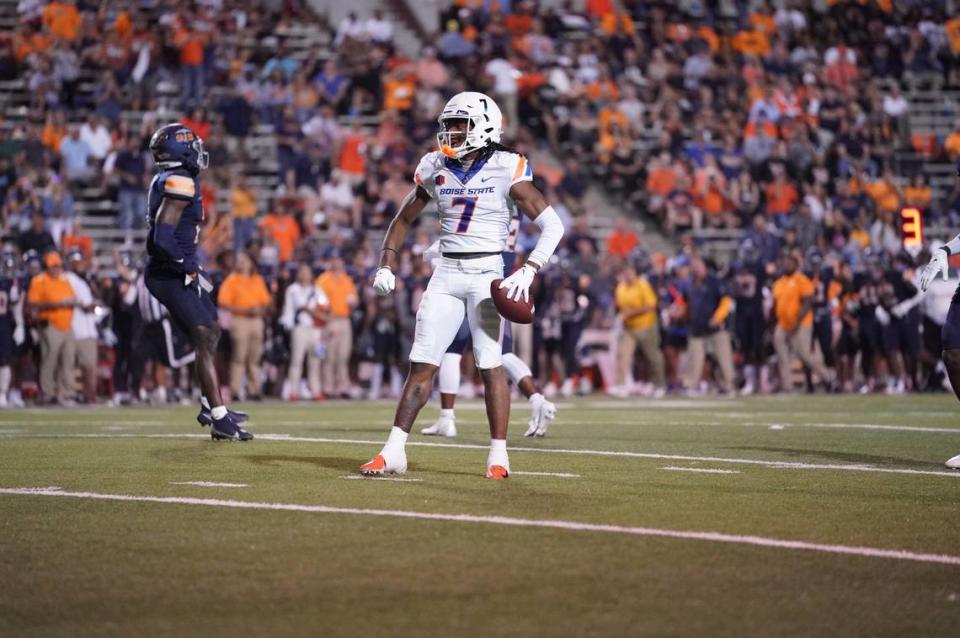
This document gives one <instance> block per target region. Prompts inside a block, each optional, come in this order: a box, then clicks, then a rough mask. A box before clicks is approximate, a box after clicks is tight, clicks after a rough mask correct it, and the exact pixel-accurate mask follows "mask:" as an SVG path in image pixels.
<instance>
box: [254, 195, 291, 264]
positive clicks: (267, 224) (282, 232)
mask: <svg viewBox="0 0 960 638" xmlns="http://www.w3.org/2000/svg"><path fill="white" fill-rule="evenodd" d="M293 206H294V203H293V202H292V201H289V200H282V201H279V202H277V212H275V213H270V214H269V215H267V216H266V217H264V218H263V221H261V222H260V227H261V228H263V229H264V230H266V231H267V232H268V233H270V237H272V238H273V241H275V242H276V243H277V247H278V248H279V249H280V261H281V262H285V261H289V260H290V257H291V256H292V255H293V248H294V246H296V244H297V241H299V240H300V225H299V224H298V223H297V220H296V219H294V217H293Z"/></svg>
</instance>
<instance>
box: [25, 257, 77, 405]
mask: <svg viewBox="0 0 960 638" xmlns="http://www.w3.org/2000/svg"><path fill="white" fill-rule="evenodd" d="M43 265H44V266H45V267H46V272H42V273H40V274H39V275H37V276H36V277H34V278H33V279H32V280H31V281H30V288H29V290H28V291H27V304H28V307H29V310H30V311H31V312H32V313H34V314H35V316H36V318H37V320H38V321H39V326H40V389H41V390H42V391H43V395H44V398H45V399H46V400H48V401H50V402H61V403H63V402H66V401H68V400H69V398H70V394H71V393H72V383H71V381H70V374H71V372H72V370H73V361H74V358H75V356H76V354H75V343H74V338H73V307H74V305H75V302H76V299H75V297H74V294H73V287H72V286H71V285H70V280H69V279H67V276H66V275H65V274H64V272H63V260H62V259H61V258H60V255H59V254H58V253H57V252H55V251H51V252H49V253H47V254H46V255H44V257H43Z"/></svg>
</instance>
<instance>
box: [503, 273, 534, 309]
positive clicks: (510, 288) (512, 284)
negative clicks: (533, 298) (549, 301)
mask: <svg viewBox="0 0 960 638" xmlns="http://www.w3.org/2000/svg"><path fill="white" fill-rule="evenodd" d="M536 275H537V271H536V270H535V269H534V268H533V266H528V265H526V264H524V265H523V266H521V267H520V269H519V270H518V271H517V272H515V273H513V274H512V275H510V276H509V277H507V278H506V279H504V280H503V281H501V282H500V288H501V289H503V288H506V289H507V299H513V300H514V301H520V298H521V297H522V298H523V301H524V302H527V301H530V284H532V283H533V278H534V277H535V276H536Z"/></svg>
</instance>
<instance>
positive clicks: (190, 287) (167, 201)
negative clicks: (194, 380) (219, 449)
mask: <svg viewBox="0 0 960 638" xmlns="http://www.w3.org/2000/svg"><path fill="white" fill-rule="evenodd" d="M150 151H151V152H152V153H153V159H154V161H155V162H156V164H157V168H158V169H160V172H159V173H157V174H156V176H154V178H153V181H152V182H151V183H150V190H149V192H148V193H147V230H148V234H147V255H148V260H147V267H146V271H145V273H144V283H145V284H146V286H147V289H148V290H149V291H150V294H152V295H153V296H154V297H156V298H157V300H158V301H160V303H162V304H163V305H164V306H165V307H166V308H167V310H168V311H169V312H170V316H171V317H172V318H173V320H174V321H176V322H177V323H178V324H179V326H180V327H181V329H183V331H184V332H186V333H187V334H188V335H190V341H191V342H192V343H193V347H194V350H195V351H196V353H197V359H196V364H197V377H198V379H199V381H200V390H201V393H202V396H201V398H200V401H201V408H200V414H199V415H198V416H197V421H199V422H200V424H201V425H209V426H210V436H211V437H212V438H213V439H214V440H224V439H226V440H232V441H249V440H250V439H252V438H253V435H252V434H250V433H249V432H247V431H246V430H244V429H243V428H242V427H241V425H240V424H241V423H243V422H244V421H246V420H247V415H246V414H244V413H242V412H233V411H231V410H228V409H227V407H226V406H225V405H224V404H223V399H222V398H221V397H220V380H219V379H218V378H217V369H216V366H215V364H214V361H215V357H216V353H217V342H218V341H219V339H220V327H219V326H218V325H217V308H216V306H215V305H214V303H213V300H212V299H211V298H210V292H211V291H212V290H213V286H212V285H211V284H210V282H209V281H207V280H206V279H205V278H204V276H203V275H202V274H201V273H200V265H199V264H198V263H197V256H196V252H197V243H198V242H199V241H200V224H201V223H202V222H203V203H202V201H201V199H200V180H199V178H198V175H199V173H200V171H202V170H204V169H205V168H207V164H208V163H209V155H208V154H207V152H206V151H205V150H203V140H201V139H200V138H199V137H198V136H197V135H196V134H195V133H194V132H193V131H191V130H190V129H189V128H187V127H185V126H183V125H181V124H167V125H166V126H162V127H160V128H159V129H157V131H156V132H155V133H154V134H153V137H152V138H151V139H150Z"/></svg>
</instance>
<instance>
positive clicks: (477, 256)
mask: <svg viewBox="0 0 960 638" xmlns="http://www.w3.org/2000/svg"><path fill="white" fill-rule="evenodd" d="M440 254H441V255H443V256H444V257H446V258H447V259H480V258H482V257H493V256H494V255H500V254H502V253H499V252H496V253H440Z"/></svg>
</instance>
